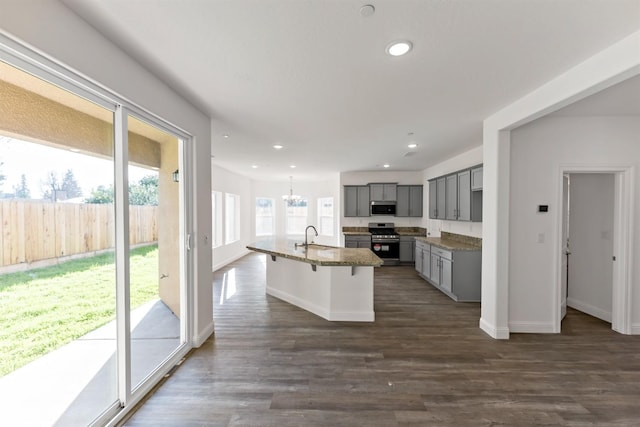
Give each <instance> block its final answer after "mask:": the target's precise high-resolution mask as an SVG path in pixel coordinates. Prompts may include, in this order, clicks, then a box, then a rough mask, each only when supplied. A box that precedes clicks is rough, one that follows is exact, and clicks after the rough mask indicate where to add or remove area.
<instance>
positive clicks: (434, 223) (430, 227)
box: [422, 146, 482, 238]
mask: <svg viewBox="0 0 640 427" xmlns="http://www.w3.org/2000/svg"><path fill="white" fill-rule="evenodd" d="M480 163H482V146H479V147H476V148H473V149H471V150H469V151H465V152H464V153H462V154H459V155H457V156H455V157H452V158H450V159H448V160H446V161H444V162H442V163H438V164H437V165H435V166H431V167H429V168H427V169H425V170H424V171H423V176H424V179H423V181H424V182H425V187H424V200H423V203H424V209H423V211H424V213H425V215H424V217H423V218H422V224H423V225H422V226H423V227H425V228H426V229H427V233H428V235H429V236H432V237H440V233H441V232H442V231H446V232H448V233H455V234H462V235H465V236H472V237H480V238H482V223H481V222H465V221H447V220H441V219H429V185H428V182H427V181H429V180H430V179H433V178H437V177H439V176H442V175H446V174H448V173H451V172H456V171H459V170H461V169H465V168H468V167H471V166H476V165H479V164H480Z"/></svg>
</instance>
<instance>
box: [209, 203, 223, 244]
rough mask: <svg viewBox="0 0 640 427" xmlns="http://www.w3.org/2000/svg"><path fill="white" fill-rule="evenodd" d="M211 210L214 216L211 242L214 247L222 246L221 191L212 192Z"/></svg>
mask: <svg viewBox="0 0 640 427" xmlns="http://www.w3.org/2000/svg"><path fill="white" fill-rule="evenodd" d="M211 205H212V206H211V212H212V214H213V218H212V225H213V227H212V230H213V231H212V232H213V236H212V237H211V243H212V244H213V247H214V248H217V247H218V246H222V193H221V192H219V191H212V192H211Z"/></svg>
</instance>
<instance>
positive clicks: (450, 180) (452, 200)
mask: <svg viewBox="0 0 640 427" xmlns="http://www.w3.org/2000/svg"><path fill="white" fill-rule="evenodd" d="M446 180H447V184H446V187H447V192H446V199H445V206H446V212H447V213H446V215H445V218H446V219H449V220H456V219H458V175H456V174H453V175H449V176H447V177H446Z"/></svg>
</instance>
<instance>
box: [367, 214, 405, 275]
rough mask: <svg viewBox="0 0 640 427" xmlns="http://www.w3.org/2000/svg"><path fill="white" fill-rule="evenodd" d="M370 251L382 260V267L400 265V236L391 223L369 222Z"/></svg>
mask: <svg viewBox="0 0 640 427" xmlns="http://www.w3.org/2000/svg"><path fill="white" fill-rule="evenodd" d="M369 233H371V250H372V251H373V253H374V254H376V255H377V256H378V257H380V258H382V260H383V261H384V265H397V264H399V263H400V236H399V235H398V233H396V231H395V229H394V224H393V223H392V222H370V223H369Z"/></svg>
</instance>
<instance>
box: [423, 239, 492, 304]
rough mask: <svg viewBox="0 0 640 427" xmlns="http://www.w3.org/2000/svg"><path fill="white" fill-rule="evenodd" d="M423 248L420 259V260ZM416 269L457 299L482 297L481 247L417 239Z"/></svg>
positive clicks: (465, 299)
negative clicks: (456, 247) (459, 247)
mask: <svg viewBox="0 0 640 427" xmlns="http://www.w3.org/2000/svg"><path fill="white" fill-rule="evenodd" d="M418 249H420V256H421V259H420V262H418ZM415 252H416V271H417V272H418V273H419V274H420V276H422V278H424V279H426V280H427V281H428V282H429V283H431V284H432V285H433V286H435V287H436V288H438V289H439V290H440V291H442V292H443V293H445V294H446V295H448V296H449V297H450V298H452V299H454V300H455V301H480V287H481V284H480V282H481V264H482V253H481V251H480V250H471V251H470V250H453V251H451V250H446V249H442V248H439V247H437V246H434V245H429V244H426V243H424V242H420V241H418V242H416V251H415Z"/></svg>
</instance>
